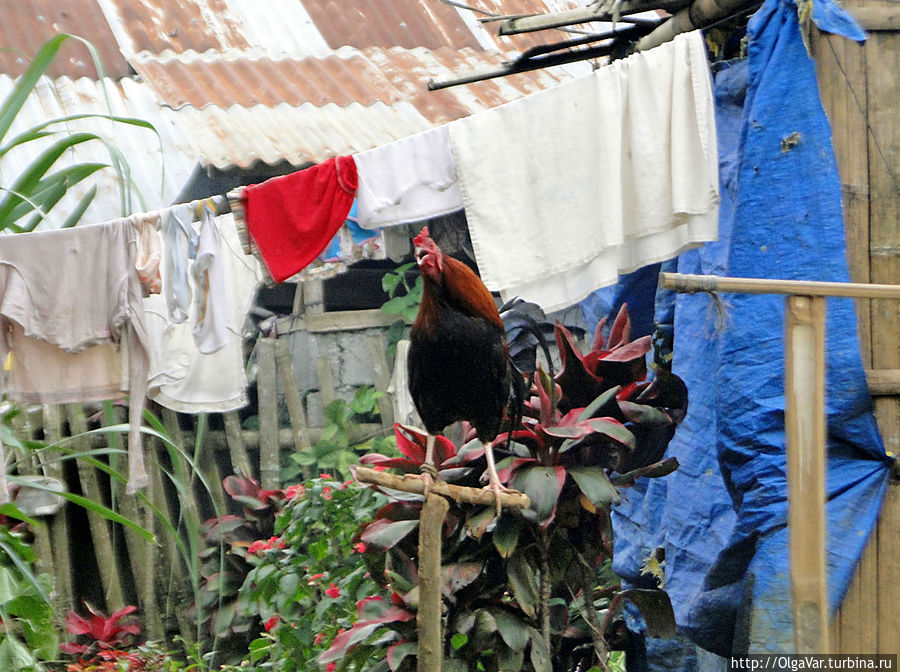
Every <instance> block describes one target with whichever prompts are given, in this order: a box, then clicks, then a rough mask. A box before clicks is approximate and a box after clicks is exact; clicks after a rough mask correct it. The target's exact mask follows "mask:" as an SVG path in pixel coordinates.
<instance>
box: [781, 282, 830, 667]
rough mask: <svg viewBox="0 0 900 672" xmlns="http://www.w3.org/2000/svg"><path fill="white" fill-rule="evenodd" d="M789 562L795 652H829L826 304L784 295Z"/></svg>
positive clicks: (815, 298) (801, 297) (821, 301)
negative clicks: (826, 514)
mask: <svg viewBox="0 0 900 672" xmlns="http://www.w3.org/2000/svg"><path fill="white" fill-rule="evenodd" d="M785 434H786V438H787V484H788V544H789V546H788V549H789V550H788V557H789V559H790V584H791V613H792V617H793V625H794V648H795V651H796V653H816V654H823V653H830V642H829V630H828V598H827V591H826V581H827V579H826V574H825V453H826V438H825V299H824V297H821V296H818V297H808V296H789V297H788V298H787V309H786V325H785Z"/></svg>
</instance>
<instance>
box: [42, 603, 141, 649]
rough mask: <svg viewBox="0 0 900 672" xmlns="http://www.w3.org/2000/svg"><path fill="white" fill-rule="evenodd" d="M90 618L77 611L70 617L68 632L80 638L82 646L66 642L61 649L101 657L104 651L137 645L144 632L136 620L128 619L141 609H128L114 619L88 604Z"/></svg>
mask: <svg viewBox="0 0 900 672" xmlns="http://www.w3.org/2000/svg"><path fill="white" fill-rule="evenodd" d="M84 606H85V608H86V609H87V610H88V613H89V615H88V616H87V617H85V616H82V615H81V614H79V613H77V612H75V611H69V613H68V615H67V616H66V623H65V627H66V632H68V633H69V634H72V635H76V636H78V638H79V639H80V640H81V641H80V642H65V643H63V644H60V645H59V648H60V650H61V651H62V652H63V653H71V654H73V655H78V656H85V655H93V654H97V653H98V652H99V651H100V650H112V649H120V648H122V647H124V646H129V645H131V644H133V643H134V641H135V639H136V638H137V636H138V635H140V634H141V628H140V626H139V625H138V624H137V622H136V621H135V620H134V619H126V620H123V619H125V617H126V616H128V615H130V614H132V613H134V612H135V611H137V607H135V606H128V607H122V608H121V609H117V610H116V611H114V612H113V613H112V614H111V615H110V616H105V615H104V614H103V613H102V612H100V611H98V610H96V609H94V607H92V606H91V605H90V604H88V603H87V602H85V603H84Z"/></svg>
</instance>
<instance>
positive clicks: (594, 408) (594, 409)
mask: <svg viewBox="0 0 900 672" xmlns="http://www.w3.org/2000/svg"><path fill="white" fill-rule="evenodd" d="M620 389H621V386H619V385H616V386H615V387H611V388H610V389H608V390H606V391H605V392H603V393H602V394H600V395H599V396H598V397H597V398H596V399H594V400H593V401H592V402H591V403H589V404H588V405H587V406H585V407H584V409H583V410H582V411H581V413H580V414H579V415H578V419H579V420H587V419H588V418H590V417H593V416H594V415H595V414H596V413H598V412H599V411H600V409H601V408H603V407H604V406H606V404H608V403H609V402H610V400H611V399H614V398H615V396H616V395H617V394H618V393H619V390H620Z"/></svg>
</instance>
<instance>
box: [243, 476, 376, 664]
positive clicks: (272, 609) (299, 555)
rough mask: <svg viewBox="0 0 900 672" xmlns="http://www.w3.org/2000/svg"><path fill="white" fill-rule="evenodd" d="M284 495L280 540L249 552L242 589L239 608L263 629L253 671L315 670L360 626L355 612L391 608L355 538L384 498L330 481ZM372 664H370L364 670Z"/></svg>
mask: <svg viewBox="0 0 900 672" xmlns="http://www.w3.org/2000/svg"><path fill="white" fill-rule="evenodd" d="M285 494H286V496H287V497H286V500H285V503H284V509H283V511H282V512H281V513H280V514H279V515H278V517H277V518H276V521H275V529H274V534H275V536H273V537H271V538H269V539H266V540H259V541H256V542H254V543H253V544H251V545H250V547H249V548H248V554H247V561H248V562H249V563H250V564H251V565H253V568H252V569H251V570H250V572H249V573H248V575H247V578H246V580H245V581H244V584H243V586H242V587H241V589H240V593H239V594H240V598H239V601H238V608H239V609H240V610H241V611H243V612H246V613H247V614H255V615H256V616H258V617H259V619H260V620H261V622H262V624H263V628H262V629H263V632H261V633H260V635H259V637H258V638H257V639H255V640H254V641H253V642H251V644H250V663H251V664H253V665H255V666H256V667H257V668H258V669H278V670H284V671H285V672H291V671H293V670H315V669H319V666H318V665H317V663H316V657H317V656H318V655H319V654H320V653H321V652H323V651H325V650H326V649H327V648H328V647H329V646H330V645H331V643H332V641H333V640H334V638H335V637H336V636H339V635H340V634H342V633H344V632H345V631H347V630H348V629H349V628H350V626H351V625H352V624H353V622H354V621H355V620H356V618H357V615H358V605H362V607H363V609H364V611H366V613H369V611H368V610H366V605H375V607H377V605H379V604H384V603H385V602H386V600H385V596H383V595H382V594H379V591H378V586H377V584H376V583H375V582H374V581H373V580H372V578H371V576H370V574H369V571H368V568H367V560H368V556H369V552H368V549H367V547H366V544H364V543H363V542H361V541H360V540H359V539H358V537H357V536H356V535H357V534H358V531H359V528H360V525H361V524H363V523H366V522H368V521H370V520H372V518H373V517H374V515H375V512H376V511H377V510H378V509H379V507H381V505H383V504H384V503H385V501H386V497H384V495H380V494H378V493H376V492H375V491H374V490H371V489H368V488H361V487H359V486H357V485H356V484H355V483H353V482H350V481H346V482H343V483H342V482H340V481H336V480H334V479H333V478H332V477H331V476H329V475H328V474H322V475H321V476H320V477H319V478H316V479H313V480H312V481H310V482H309V483H307V484H306V486H305V487H304V486H290V487H288V488H286V489H285ZM251 551H252V552H251ZM387 603H388V604H389V602H387ZM375 607H372V608H370V610H371V611H374V609H375ZM377 657H378V656H377V654H376V656H375V659H377ZM372 662H373V658H372V657H370V658H369V660H368V663H367V664H371V663H372ZM330 667H331V669H334V665H333V664H332V665H331V666H330ZM343 669H355V668H352V667H344V668H343ZM367 669H368V668H367ZM326 672H327V667H326Z"/></svg>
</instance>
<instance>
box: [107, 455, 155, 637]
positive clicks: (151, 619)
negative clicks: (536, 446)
mask: <svg viewBox="0 0 900 672" xmlns="http://www.w3.org/2000/svg"><path fill="white" fill-rule="evenodd" d="M148 443H150V442H149V441H148ZM147 466H148V475H149V472H150V471H157V470H158V467H157V465H156V462H155V460H148V464H147ZM151 483H152V479H151ZM148 487H152V485H149V486H148ZM144 494H145V495H147V494H149V493H144ZM118 505H119V511H120V512H121V513H122V515H123V516H125V517H126V518H128V519H129V520H131V521H134V522H136V523H138V524H139V525H140V526H141V527H144V528H145V529H151V528H152V525H153V520H152V514H151V512H150V510H149V509H148V508H147V506H146V504H144V503H143V501H142V500H141V499H140V498H139V497H137V496H136V495H125V494H120V496H119V497H118ZM125 544H126V546H127V547H128V553H127V555H128V562H129V565H130V566H131V575H132V577H133V578H134V588H135V593H137V597H138V606H139V607H140V610H141V621H142V622H143V624H144V634H145V635H146V636H147V638H148V639H156V640H159V639H162V638H163V636H164V635H165V631H164V629H163V624H162V618H161V617H160V612H159V602H158V600H157V591H156V586H155V585H154V575H155V571H156V570H155V568H156V565H157V563H155V562H147V559H148V558H149V557H152V555H153V554H154V552H155V551H156V548H155V547H154V545H153V544H152V543H151V542H149V541H147V540H146V539H144V538H143V537H141V535H140V534H138V533H137V532H136V531H135V530H132V529H131V528H130V527H125Z"/></svg>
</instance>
